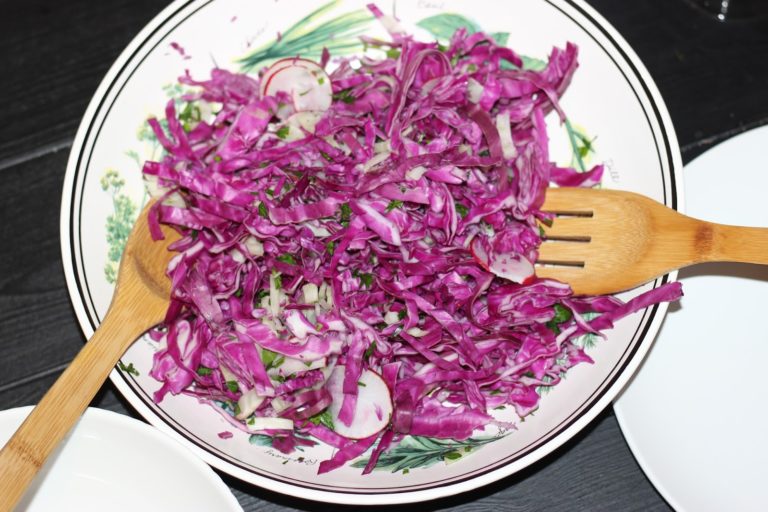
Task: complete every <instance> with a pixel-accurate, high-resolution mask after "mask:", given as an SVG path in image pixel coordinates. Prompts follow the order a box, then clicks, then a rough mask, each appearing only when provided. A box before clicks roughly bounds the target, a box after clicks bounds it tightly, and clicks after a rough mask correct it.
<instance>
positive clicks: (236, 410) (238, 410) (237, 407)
mask: <svg viewBox="0 0 768 512" xmlns="http://www.w3.org/2000/svg"><path fill="white" fill-rule="evenodd" d="M232 412H234V413H235V416H237V415H238V414H240V404H239V403H237V402H235V404H234V406H233V407H232Z"/></svg>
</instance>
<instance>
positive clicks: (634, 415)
mask: <svg viewBox="0 0 768 512" xmlns="http://www.w3.org/2000/svg"><path fill="white" fill-rule="evenodd" d="M766 147H768V127H762V128H758V129H756V130H752V131H750V132H747V133H744V134H741V135H739V136H737V137H735V138H733V139H730V140H728V141H726V142H724V143H722V144H720V145H718V146H716V147H714V148H713V149H710V150H709V151H707V152H706V153H704V154H703V155H701V156H699V157H698V158H697V159H696V160H694V161H693V162H691V163H690V164H689V165H688V166H687V167H686V168H685V194H686V203H687V211H688V213H689V214H690V215H692V216H694V217H698V218H701V219H705V220H710V221H714V222H720V223H723V224H736V225H745V226H764V227H765V226H768V208H766V191H768V165H766V163H765V162H766V159H765V149H766ZM745 243H749V242H748V241H746V242H745ZM679 279H680V281H681V282H682V283H683V292H684V293H685V296H684V297H683V298H682V300H681V302H680V305H679V306H675V307H670V308H669V313H668V314H667V317H666V319H665V320H664V324H663V327H662V329H661V332H660V333H659V335H658V339H657V340H656V343H655V345H654V346H653V349H652V350H651V351H650V353H649V355H648V358H647V359H646V361H645V362H644V363H643V366H642V367H641V369H640V371H639V372H638V373H637V375H636V376H635V378H634V380H633V381H632V383H631V384H630V385H629V387H628V388H627V389H626V390H625V391H624V392H623V394H622V395H621V397H620V398H619V400H617V402H616V403H615V405H614V407H615V410H616V415H617V417H618V419H619V424H620V425H621V429H622V431H623V432H624V436H625V437H626V439H627V443H629V446H630V448H631V449H632V452H633V453H634V455H635V457H636V458H637V460H638V462H639V463H640V466H641V467H642V468H643V470H644V471H645V473H646V475H648V478H649V479H650V480H651V482H653V484H654V485H655V486H656V488H657V489H658V490H659V492H660V493H661V494H662V496H664V498H665V499H666V500H667V501H668V502H669V503H670V505H672V506H673V507H674V508H675V509H677V510H678V511H681V512H682V511H696V512H704V511H720V510H739V511H742V512H745V511H750V510H754V511H758V510H760V511H764V510H768V485H766V483H765V475H766V474H768V470H767V469H766V464H768V438H767V437H766V424H768V407H767V405H768V380H766V367H765V365H766V362H768V333H767V332H768V331H766V329H765V319H766V297H767V296H768V267H759V266H750V265H733V264H724V263H718V264H707V265H702V266H700V267H693V268H691V269H686V270H681V271H680V274H679Z"/></svg>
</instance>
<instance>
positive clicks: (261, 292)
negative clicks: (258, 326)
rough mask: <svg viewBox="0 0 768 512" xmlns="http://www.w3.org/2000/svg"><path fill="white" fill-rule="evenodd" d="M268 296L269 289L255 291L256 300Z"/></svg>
mask: <svg viewBox="0 0 768 512" xmlns="http://www.w3.org/2000/svg"><path fill="white" fill-rule="evenodd" d="M268 296H269V290H259V291H258V292H256V300H257V301H259V302H261V299H263V298H264V297H268Z"/></svg>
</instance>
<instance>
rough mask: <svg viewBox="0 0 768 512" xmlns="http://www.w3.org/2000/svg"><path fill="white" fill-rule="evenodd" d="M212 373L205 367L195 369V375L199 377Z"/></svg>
mask: <svg viewBox="0 0 768 512" xmlns="http://www.w3.org/2000/svg"><path fill="white" fill-rule="evenodd" d="M211 373H213V370H212V369H210V368H208V367H207V366H203V365H200V366H198V367H197V374H198V375H199V376H201V377H206V376H208V375H210V374H211Z"/></svg>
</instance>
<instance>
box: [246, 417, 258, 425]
mask: <svg viewBox="0 0 768 512" xmlns="http://www.w3.org/2000/svg"><path fill="white" fill-rule="evenodd" d="M246 423H247V424H249V425H251V426H253V425H255V424H256V418H254V417H253V416H251V417H250V418H248V421H246Z"/></svg>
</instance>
